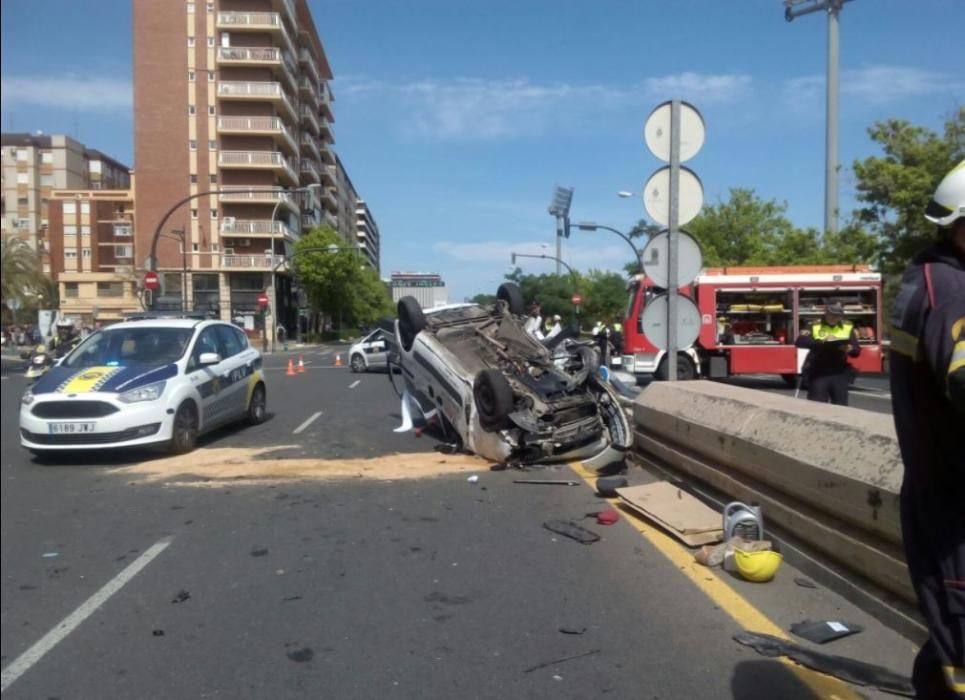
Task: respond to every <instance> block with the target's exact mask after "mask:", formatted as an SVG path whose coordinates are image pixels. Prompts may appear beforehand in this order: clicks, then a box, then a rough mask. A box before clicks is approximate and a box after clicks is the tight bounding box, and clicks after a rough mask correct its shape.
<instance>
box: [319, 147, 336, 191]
mask: <svg viewBox="0 0 965 700" xmlns="http://www.w3.org/2000/svg"><path fill="white" fill-rule="evenodd" d="M318 148H319V150H320V151H321V152H322V162H323V163H328V164H329V165H332V166H334V165H335V151H334V150H332V146H331V144H327V143H322V144H321V145H320V146H319V147H318ZM333 177H334V175H333ZM332 184H335V183H332Z"/></svg>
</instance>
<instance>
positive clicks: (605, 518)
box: [596, 508, 620, 525]
mask: <svg viewBox="0 0 965 700" xmlns="http://www.w3.org/2000/svg"><path fill="white" fill-rule="evenodd" d="M619 520H620V514H619V513H617V512H616V511H615V510H613V509H612V508H608V509H606V510H601V511H600V512H599V513H597V514H596V521H597V522H598V523H599V524H600V525H613V524H614V523H616V522H618V521H619Z"/></svg>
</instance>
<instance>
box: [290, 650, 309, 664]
mask: <svg viewBox="0 0 965 700" xmlns="http://www.w3.org/2000/svg"><path fill="white" fill-rule="evenodd" d="M285 656H287V657H288V658H289V659H291V660H292V661H294V662H295V663H298V664H303V663H305V662H306V661H311V660H312V659H314V658H315V652H314V651H312V649H311V647H302V648H301V649H296V650H295V651H287V652H285Z"/></svg>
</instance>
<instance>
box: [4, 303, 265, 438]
mask: <svg viewBox="0 0 965 700" xmlns="http://www.w3.org/2000/svg"><path fill="white" fill-rule="evenodd" d="M266 399H267V389H266V386H265V379H264V372H263V371H262V368H261V354H260V353H259V352H258V351H257V350H255V349H254V348H252V347H251V346H250V345H249V344H248V338H247V337H246V336H245V334H244V333H243V332H242V331H241V330H240V329H239V328H237V327H236V326H234V325H231V324H229V323H223V322H221V321H204V320H194V319H186V318H154V319H143V320H136V321H127V322H124V323H118V324H115V325H112V326H109V327H107V328H105V329H103V330H100V331H97V332H96V333H93V334H92V335H90V336H89V337H88V338H86V339H85V340H84V341H83V342H81V343H80V345H78V346H77V347H76V348H75V349H74V350H73V351H72V352H71V353H70V354H68V355H67V356H66V357H64V358H63V359H62V360H61V361H60V362H59V363H58V364H57V365H55V366H54V367H52V368H51V369H50V370H49V371H48V372H47V373H46V374H45V375H44V376H43V377H41V378H40V379H39V380H38V381H37V382H36V383H35V384H33V385H32V386H31V387H30V388H28V389H27V391H26V392H25V393H24V395H23V398H22V399H21V405H20V443H21V444H22V445H23V446H24V447H26V448H27V449H28V450H30V451H31V452H34V453H37V454H42V453H46V452H52V451H57V450H76V449H78V448H84V449H88V448H107V447H132V446H139V445H157V444H160V445H163V446H166V447H167V448H169V449H170V450H171V451H172V452H175V453H183V452H190V451H191V450H192V449H193V448H194V445H195V441H196V440H197V437H198V435H200V434H202V433H205V432H207V431H209V430H212V429H214V428H216V427H218V426H221V425H224V424H226V423H230V422H232V421H236V420H247V421H248V422H249V423H260V422H262V421H263V420H264V419H265V415H266V414H265V410H266Z"/></svg>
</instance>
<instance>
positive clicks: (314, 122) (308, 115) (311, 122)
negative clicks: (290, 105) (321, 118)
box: [298, 105, 319, 136]
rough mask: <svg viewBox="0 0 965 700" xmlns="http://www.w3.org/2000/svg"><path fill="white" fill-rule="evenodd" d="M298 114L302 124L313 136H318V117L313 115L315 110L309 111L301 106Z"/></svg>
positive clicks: (305, 106) (306, 107)
mask: <svg viewBox="0 0 965 700" xmlns="http://www.w3.org/2000/svg"><path fill="white" fill-rule="evenodd" d="M298 113H299V114H300V115H301V118H302V124H303V125H305V126H307V127H308V128H309V130H310V131H311V132H312V133H313V134H315V135H316V136H318V133H319V132H318V115H316V114H315V110H313V109H311V108H310V107H308V106H307V105H302V106H301V107H299V109H298Z"/></svg>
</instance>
